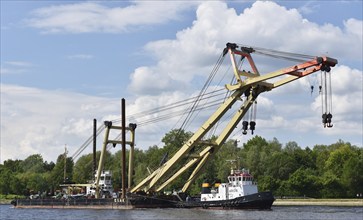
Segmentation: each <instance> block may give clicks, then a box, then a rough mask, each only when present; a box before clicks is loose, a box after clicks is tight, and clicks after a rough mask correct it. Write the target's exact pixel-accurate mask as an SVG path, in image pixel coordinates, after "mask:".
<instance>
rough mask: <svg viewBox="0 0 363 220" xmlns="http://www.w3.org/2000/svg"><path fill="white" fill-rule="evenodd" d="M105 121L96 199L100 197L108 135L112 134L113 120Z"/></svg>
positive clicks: (96, 183)
mask: <svg viewBox="0 0 363 220" xmlns="http://www.w3.org/2000/svg"><path fill="white" fill-rule="evenodd" d="M104 123H105V126H106V131H105V137H104V139H103V145H102V150H101V155H100V160H99V162H98V169H97V175H96V182H95V185H96V199H98V198H99V197H100V177H101V172H102V170H103V161H104V157H105V152H106V148H107V144H108V136H109V135H110V129H111V126H112V122H111V121H105V122H104Z"/></svg>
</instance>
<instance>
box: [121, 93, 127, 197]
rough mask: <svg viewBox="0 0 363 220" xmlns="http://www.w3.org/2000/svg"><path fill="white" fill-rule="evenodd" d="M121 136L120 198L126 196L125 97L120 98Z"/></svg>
mask: <svg viewBox="0 0 363 220" xmlns="http://www.w3.org/2000/svg"><path fill="white" fill-rule="evenodd" d="M121 123H122V124H121V136H122V159H121V161H122V173H121V176H122V197H121V198H122V199H123V200H125V198H126V186H125V185H126V130H125V124H126V117H125V99H122V100H121Z"/></svg>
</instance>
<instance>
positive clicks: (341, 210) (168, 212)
mask: <svg viewBox="0 0 363 220" xmlns="http://www.w3.org/2000/svg"><path fill="white" fill-rule="evenodd" d="M0 219H4V220H5V219H6V220H11V219H14V220H15V219H22V220H31V219H51V220H66V219H108V220H113V219H115V220H116V219H118V220H119V219H199V220H200V219H208V220H210V219H220V220H222V219H228V220H232V219H276V220H277V219H337V220H338V219H339V220H341V219H348V220H363V207H332V206H273V208H272V210H271V211H252V210H205V209H138V210H73V209H15V208H13V207H12V206H10V205H0Z"/></svg>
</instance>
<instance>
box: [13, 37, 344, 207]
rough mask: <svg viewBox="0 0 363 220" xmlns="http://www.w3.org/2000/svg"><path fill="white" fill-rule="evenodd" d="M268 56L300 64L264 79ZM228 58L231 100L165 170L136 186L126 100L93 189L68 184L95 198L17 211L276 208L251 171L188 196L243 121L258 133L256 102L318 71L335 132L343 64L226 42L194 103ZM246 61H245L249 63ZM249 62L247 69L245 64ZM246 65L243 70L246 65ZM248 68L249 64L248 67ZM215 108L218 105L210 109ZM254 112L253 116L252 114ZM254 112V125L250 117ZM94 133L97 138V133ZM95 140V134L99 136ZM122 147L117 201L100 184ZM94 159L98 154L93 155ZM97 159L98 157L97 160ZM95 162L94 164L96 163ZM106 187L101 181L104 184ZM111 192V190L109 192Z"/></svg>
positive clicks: (24, 203) (109, 126) (325, 118)
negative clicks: (337, 75) (111, 150)
mask: <svg viewBox="0 0 363 220" xmlns="http://www.w3.org/2000/svg"><path fill="white" fill-rule="evenodd" d="M254 53H255V54H259V55H267V56H271V57H273V58H283V59H286V60H289V61H293V62H298V63H297V64H294V65H292V66H289V67H286V68H282V69H280V70H277V71H273V72H270V73H266V74H261V73H260V71H259V70H258V68H257V66H256V64H255V62H254V59H253V58H252V54H254ZM227 54H228V55H229V58H230V61H231V63H230V66H231V69H232V70H233V78H234V80H233V81H231V83H227V84H225V85H224V90H225V91H226V96H225V97H226V98H225V99H224V100H223V101H222V102H221V103H220V105H219V107H218V108H217V109H216V110H215V111H214V113H212V114H211V116H210V117H209V118H208V119H207V120H206V121H205V122H204V123H203V124H202V125H201V126H200V127H199V128H198V129H197V130H196V131H195V133H193V134H192V135H191V137H190V138H189V139H188V140H187V141H186V142H184V144H183V145H182V146H180V148H178V151H177V152H176V153H175V154H174V155H173V156H172V157H171V158H170V159H169V160H165V161H163V162H162V163H160V166H159V167H158V168H157V169H155V170H153V171H150V172H149V175H147V176H146V177H145V178H144V179H143V180H142V181H140V182H139V183H138V184H136V185H133V181H132V178H133V173H134V170H133V169H134V168H133V167H134V164H133V163H134V162H133V157H134V156H133V155H134V143H135V140H134V139H135V130H136V124H132V123H130V124H129V126H126V116H125V111H124V108H125V107H124V106H125V104H124V102H125V101H124V99H123V101H122V109H123V110H122V116H121V126H118V125H115V124H113V122H112V121H105V122H104V127H103V128H104V129H105V135H104V141H103V146H102V150H101V155H100V159H99V162H98V168H97V172H96V176H95V181H94V182H93V183H90V184H66V185H64V186H66V187H89V188H90V189H92V192H94V197H95V198H82V199H72V197H70V198H68V199H66V200H65V199H63V200H56V199H50V200H49V199H48V200H46V199H43V200H37V201H35V200H29V199H18V200H15V201H13V204H14V206H15V207H17V208H29V207H41V208H42V207H52V208H109V209H131V208H163V207H168V208H228V209H271V206H272V204H273V202H274V197H273V195H272V193H271V192H269V191H267V192H258V190H257V184H256V182H255V181H254V178H253V176H252V175H251V174H250V173H249V171H248V170H247V169H237V168H234V169H232V170H231V172H230V174H229V176H228V178H227V179H228V182H225V183H220V182H217V183H215V184H214V185H213V186H211V185H210V184H209V183H207V182H205V183H203V185H202V188H201V189H202V190H201V194H200V196H197V197H196V196H190V195H188V190H189V188H190V186H191V184H192V183H193V182H194V181H195V180H196V179H197V178H198V177H199V175H200V174H201V172H202V170H203V168H205V164H206V162H207V161H209V160H211V158H213V156H214V155H215V154H216V153H217V152H218V150H219V149H220V148H221V147H222V146H223V144H224V143H225V142H226V141H227V139H228V137H229V136H230V135H231V133H232V131H233V130H234V129H235V128H236V127H237V125H238V124H239V123H240V122H241V121H242V129H243V132H242V133H243V134H246V133H247V130H251V132H252V134H253V131H254V130H255V126H256V121H255V111H256V104H257V101H256V99H257V98H258V96H259V95H260V94H261V93H264V92H269V91H271V90H273V89H275V88H278V87H280V86H283V85H285V84H288V83H290V82H293V81H295V80H298V79H300V78H302V77H306V76H308V75H310V74H312V73H315V72H317V71H321V72H322V73H323V74H322V79H323V77H324V82H323V80H322V83H325V84H324V85H323V86H320V89H322V91H321V97H322V103H323V106H322V107H323V114H322V122H323V125H324V127H326V128H331V127H332V126H333V125H332V121H331V120H332V114H331V104H330V103H331V100H329V98H331V96H330V97H329V95H330V94H331V91H328V89H329V88H330V87H331V86H329V85H328V83H330V79H328V78H326V77H330V71H331V68H332V67H334V66H335V65H336V64H337V63H338V61H337V60H336V59H334V58H330V57H326V56H309V55H303V54H296V53H288V52H281V51H276V50H270V49H264V48H258V47H250V46H245V45H241V44H236V43H227V44H226V47H225V48H224V49H223V51H222V53H221V55H220V57H219V59H218V61H217V64H216V66H215V67H214V68H213V70H212V72H211V75H210V77H209V78H208V80H207V82H206V84H205V86H204V87H203V89H202V90H201V92H200V94H199V95H198V96H197V97H196V98H195V100H194V101H195V103H199V102H201V100H203V99H206V97H207V96H208V94H210V91H208V89H207V88H208V85H209V84H210V79H211V78H213V77H214V75H215V72H216V71H217V70H218V68H219V66H220V65H221V63H222V61H223V59H224V58H225V57H227V56H226V55H227ZM244 61H246V62H244ZM246 63H247V64H246ZM242 64H243V65H244V68H242V66H243V65H242ZM245 64H246V65H245ZM211 106H213V105H211ZM196 109H198V107H197V105H192V109H191V110H190V111H189V112H192V111H195V110H196ZM249 110H250V112H249ZM227 112H229V113H230V114H229V115H232V116H231V117H229V118H228V121H227V122H226V123H224V128H223V129H221V131H220V133H219V134H218V135H216V136H215V137H216V138H213V139H212V138H208V137H207V133H208V132H210V131H212V130H213V129H214V128H215V127H216V126H217V125H218V122H219V121H220V120H221V119H222V117H224V116H225V115H226V114H227ZM249 113H251V117H249V120H250V121H248V120H246V117H245V116H246V115H248V114H249ZM111 130H121V138H120V139H121V140H119V139H117V138H116V139H111V138H109V134H110V131H111ZM126 131H129V133H130V135H129V138H130V140H129V141H126V134H125V132H126ZM95 133H96V132H95V128H94V134H95ZM94 136H95V135H94ZM118 144H120V145H122V169H123V170H122V194H121V196H116V197H113V198H104V193H105V188H107V186H105V185H102V184H100V180H101V179H102V173H104V167H103V165H104V161H105V152H106V150H107V146H108V145H113V146H114V147H115V146H116V145H118ZM126 145H129V146H130V149H129V166H128V168H129V172H128V189H126V187H125V184H124V183H126V172H125V167H126V165H125V164H126V159H125V158H126V157H125V152H126V150H125V148H126ZM94 155H95V150H94ZM94 158H95V156H94ZM94 161H95V159H94ZM186 171H188V173H189V177H188V178H186V180H185V183H184V186H183V187H182V188H181V189H180V190H178V192H175V193H173V194H171V195H166V194H165V193H164V189H165V188H166V187H167V186H169V185H170V184H171V183H172V182H173V181H175V180H176V179H177V178H180V176H181V175H182V174H184V173H186ZM101 183H102V181H101ZM106 191H107V190H106Z"/></svg>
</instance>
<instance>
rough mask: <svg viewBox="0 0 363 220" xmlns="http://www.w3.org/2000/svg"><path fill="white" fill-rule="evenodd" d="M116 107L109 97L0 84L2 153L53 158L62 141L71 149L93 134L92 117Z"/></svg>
mask: <svg viewBox="0 0 363 220" xmlns="http://www.w3.org/2000/svg"><path fill="white" fill-rule="evenodd" d="M85 106H88V107H86V108H85ZM118 108H119V106H118V105H117V104H115V100H111V99H106V98H99V97H92V96H87V95H82V94H77V93H72V92H67V91H58V90H53V91H51V90H41V89H37V88H29V87H22V86H16V85H4V84H1V154H2V155H1V157H2V159H3V158H14V159H15V158H19V159H23V158H25V157H27V156H29V155H30V154H35V153H39V154H42V155H43V156H44V159H46V160H52V161H55V160H56V158H57V156H58V155H59V154H61V153H62V152H63V150H64V145H65V144H67V145H68V147H69V152H74V151H75V150H76V149H77V148H78V147H79V146H80V145H81V144H82V143H83V141H85V140H86V138H88V136H89V135H91V134H92V123H93V122H92V120H93V118H98V119H102V118H103V117H104V116H105V115H108V114H110V113H113V112H118V111H119V110H118Z"/></svg>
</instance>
